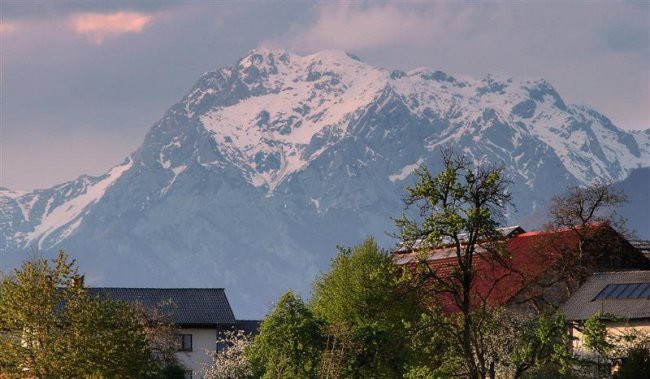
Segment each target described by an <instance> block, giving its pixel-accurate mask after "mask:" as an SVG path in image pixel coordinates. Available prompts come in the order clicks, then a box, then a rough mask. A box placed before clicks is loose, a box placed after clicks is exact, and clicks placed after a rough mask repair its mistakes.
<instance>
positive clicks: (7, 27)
mask: <svg viewBox="0 0 650 379" xmlns="http://www.w3.org/2000/svg"><path fill="white" fill-rule="evenodd" d="M15 30H16V25H15V24H14V23H10V22H6V21H2V22H0V35H7V34H10V33H13V32H14V31H15Z"/></svg>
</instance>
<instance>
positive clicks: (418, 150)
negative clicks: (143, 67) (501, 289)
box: [0, 50, 650, 315]
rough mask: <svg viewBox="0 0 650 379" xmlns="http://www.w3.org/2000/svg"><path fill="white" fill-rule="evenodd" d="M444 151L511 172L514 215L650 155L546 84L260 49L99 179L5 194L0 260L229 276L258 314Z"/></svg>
mask: <svg viewBox="0 0 650 379" xmlns="http://www.w3.org/2000/svg"><path fill="white" fill-rule="evenodd" d="M444 146H452V147H453V148H454V149H456V150H457V151H462V152H464V153H465V154H467V155H468V156H470V157H472V158H474V159H475V160H484V161H491V162H497V163H500V164H503V165H505V166H506V167H507V171H508V175H510V177H511V178H512V179H513V181H514V183H515V184H514V186H513V188H512V191H513V195H514V198H515V201H516V203H517V210H518V213H514V212H513V213H511V215H510V217H511V221H512V222H516V221H517V219H518V217H520V216H523V215H526V214H529V213H531V212H532V211H533V210H534V209H535V208H536V207H539V206H542V205H543V204H544V203H545V202H546V201H547V200H548V199H549V197H550V196H551V195H553V194H555V193H558V192H561V191H562V190H563V189H564V188H565V187H566V186H567V185H569V184H576V183H587V182H590V181H593V180H596V179H605V180H621V179H624V178H625V177H626V176H627V174H628V172H629V171H630V170H632V169H634V168H636V167H642V166H650V130H646V131H641V132H635V133H628V132H625V131H622V130H620V129H618V128H617V127H616V126H614V125H613V124H612V123H611V122H610V120H608V119H607V118H606V117H605V116H603V115H602V114H600V113H598V112H597V111H595V110H593V109H589V108H587V107H583V106H573V105H569V104H566V103H565V102H564V101H563V100H562V98H561V97H560V95H559V94H558V93H557V92H556V91H555V89H554V88H553V87H552V86H551V85H550V84H549V83H548V82H547V81H545V80H543V79H540V80H516V79H513V78H510V77H502V76H494V75H490V76H488V77H486V78H484V79H481V80H477V79H472V78H466V77H454V76H451V75H449V74H446V73H444V72H441V71H435V70H431V69H426V68H421V69H416V70H412V71H409V72H404V71H399V70H393V71H391V70H385V69H381V68H377V67H373V66H371V65H369V64H367V63H364V62H362V61H360V60H359V59H358V58H356V57H354V56H352V55H348V54H346V53H343V52H340V51H323V52H320V53H316V54H313V55H308V56H299V55H295V54H291V53H288V52H284V51H269V50H255V51H252V52H251V53H250V54H248V55H247V56H246V57H244V58H242V59H240V60H239V62H237V64H236V65H234V66H232V67H226V68H222V69H219V70H216V71H212V72H207V73H205V74H204V75H203V76H202V77H201V78H200V79H199V80H198V82H197V83H196V84H195V85H194V87H193V88H192V89H191V90H190V91H189V92H188V94H187V95H186V96H185V97H184V98H183V99H182V100H181V101H180V102H178V103H177V104H175V105H174V106H172V107H171V108H170V109H169V110H168V111H167V112H166V113H165V115H164V116H163V117H162V119H161V120H160V121H158V122H157V123H156V124H154V125H153V126H152V128H151V129H150V131H149V132H148V133H147V135H146V137H145V140H144V142H143V144H142V145H141V147H140V148H139V149H138V150H136V151H135V152H134V153H133V154H131V155H130V156H129V157H128V158H126V159H125V161H124V162H123V163H122V164H120V165H117V166H115V167H114V168H113V169H111V170H110V171H109V172H108V173H107V174H105V175H103V176H100V177H89V176H82V177H80V178H78V179H76V180H74V181H71V182H68V183H64V184H62V185H59V186H55V187H53V188H50V189H44V190H34V191H12V190H9V189H0V230H1V233H0V234H1V235H0V253H1V254H2V266H3V267H2V268H3V269H5V268H6V267H10V266H12V265H15V264H17V262H19V261H20V260H22V259H23V258H24V257H25V253H26V251H28V250H29V248H30V247H37V248H39V249H40V250H42V251H44V252H45V253H46V254H47V253H49V252H52V251H55V250H58V249H65V250H66V251H68V252H69V253H70V254H71V255H73V256H74V257H76V258H77V259H78V262H79V264H80V265H81V268H82V269H83V270H84V271H86V272H88V273H89V275H88V280H89V282H90V283H97V284H99V283H101V284H102V285H117V284H119V285H140V286H142V285H154V286H183V285H185V286H196V285H199V286H220V287H226V288H227V290H228V291H229V293H230V297H232V298H233V299H234V302H235V303H237V304H236V306H238V309H242V310H243V313H244V314H248V315H259V314H260V313H262V312H263V311H264V310H265V309H266V306H268V304H269V302H270V301H271V300H272V299H274V298H275V297H276V296H277V295H278V294H279V292H280V291H282V290H285V289H286V288H288V287H292V288H294V289H298V290H304V289H306V288H307V287H308V285H309V283H310V281H311V280H312V279H313V278H314V276H315V275H316V274H317V273H318V271H319V270H320V269H322V268H324V267H325V265H326V263H327V262H328V260H329V258H331V257H332V256H333V255H334V254H335V252H336V251H335V246H336V245H337V244H344V245H346V244H347V245H349V244H354V243H358V242H360V241H361V240H362V239H363V238H364V237H365V236H367V235H374V236H375V237H377V238H378V239H379V240H380V241H381V242H382V243H383V244H385V245H386V246H390V245H391V244H392V243H394V242H395V241H393V240H391V239H390V238H389V237H387V235H386V234H385V232H386V231H393V229H392V226H391V225H392V224H391V221H390V217H394V216H397V215H399V214H400V212H401V203H400V198H401V195H402V193H403V188H404V186H406V185H408V184H409V183H410V180H411V173H412V171H413V169H414V168H416V167H417V166H418V165H420V164H425V165H428V166H429V167H431V168H432V170H436V169H437V168H439V167H440V162H439V158H440V154H439V150H440V148H442V147H444Z"/></svg>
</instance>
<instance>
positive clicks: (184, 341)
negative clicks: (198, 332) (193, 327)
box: [178, 334, 192, 351]
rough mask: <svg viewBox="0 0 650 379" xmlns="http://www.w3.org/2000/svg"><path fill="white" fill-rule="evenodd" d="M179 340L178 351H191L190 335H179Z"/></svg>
mask: <svg viewBox="0 0 650 379" xmlns="http://www.w3.org/2000/svg"><path fill="white" fill-rule="evenodd" d="M178 337H179V339H180V343H179V346H180V347H179V349H178V351H192V335H191V334H179V335H178Z"/></svg>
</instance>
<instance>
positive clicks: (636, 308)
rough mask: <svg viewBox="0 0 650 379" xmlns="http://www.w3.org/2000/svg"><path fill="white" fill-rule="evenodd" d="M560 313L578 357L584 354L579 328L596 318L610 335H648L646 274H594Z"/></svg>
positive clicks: (648, 279)
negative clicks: (579, 354)
mask: <svg viewBox="0 0 650 379" xmlns="http://www.w3.org/2000/svg"><path fill="white" fill-rule="evenodd" d="M562 311H563V312H564V316H565V318H566V320H567V321H568V322H569V325H570V327H569V331H570V333H571V336H572V337H573V342H572V344H573V348H574V351H576V352H578V353H585V349H584V340H583V335H582V326H583V325H584V322H585V320H587V319H588V318H590V317H592V316H593V315H596V314H598V315H600V319H601V321H602V322H604V324H605V326H606V328H607V331H608V332H609V333H610V334H613V335H617V334H618V335H621V334H630V333H632V334H634V333H645V334H650V271H614V272H598V273H594V274H593V275H592V276H591V277H590V278H589V279H587V281H586V282H585V283H584V284H583V285H582V286H581V287H580V288H579V289H578V290H577V291H576V292H575V293H574V294H573V296H571V298H569V300H567V301H566V303H565V304H564V305H563V306H562Z"/></svg>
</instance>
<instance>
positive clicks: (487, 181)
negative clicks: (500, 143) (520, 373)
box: [395, 150, 511, 378]
mask: <svg viewBox="0 0 650 379" xmlns="http://www.w3.org/2000/svg"><path fill="white" fill-rule="evenodd" d="M442 158H443V164H444V168H443V170H442V172H440V173H439V174H437V175H436V176H433V175H431V173H430V172H429V171H428V170H427V169H426V168H425V167H422V168H420V169H418V170H416V172H415V175H416V178H417V180H416V183H415V185H414V186H413V187H409V188H407V195H406V196H405V198H404V202H405V205H406V208H407V210H408V209H410V208H411V207H415V208H417V212H416V214H417V216H416V217H409V216H408V215H406V214H404V215H403V216H402V217H401V218H399V219H397V220H395V221H396V224H397V226H398V228H399V229H400V237H401V239H402V241H404V243H405V244H406V245H407V246H410V247H413V246H414V245H415V244H416V242H418V243H420V244H421V247H422V248H423V249H426V248H428V247H432V246H441V245H448V246H450V248H451V249H452V251H453V253H454V256H455V258H456V261H455V265H454V267H453V269H452V270H451V273H449V272H448V270H440V268H433V267H431V266H430V265H429V264H428V262H427V260H426V251H425V255H423V256H421V257H420V258H421V259H420V272H422V275H423V277H424V278H423V279H422V280H420V283H422V284H423V285H424V286H426V287H428V288H431V289H432V290H433V291H434V292H435V293H436V294H437V295H442V296H445V297H446V298H448V299H450V301H452V302H453V304H454V306H455V307H456V308H457V309H458V310H459V311H460V315H461V317H460V318H459V319H457V320H455V322H447V323H444V324H442V325H440V327H443V328H446V329H447V332H448V334H449V335H450V336H451V337H452V338H453V339H454V340H455V341H456V342H458V343H459V345H460V346H461V350H462V353H463V358H464V360H465V365H466V368H467V370H468V371H467V373H466V374H467V376H468V377H470V378H478V377H486V376H488V375H489V374H490V372H491V371H493V369H494V368H493V367H490V362H489V361H488V357H487V356H486V354H487V352H486V351H485V349H484V346H485V345H484V344H483V342H482V340H483V339H484V334H483V333H482V332H481V325H482V324H483V323H484V322H485V321H486V320H483V316H484V315H485V312H484V310H485V307H486V305H487V303H486V299H481V298H479V297H477V296H475V294H474V293H473V291H472V287H473V284H474V282H475V279H476V275H477V273H476V270H475V267H474V264H473V262H474V258H475V255H476V251H477V248H479V247H481V248H483V249H485V251H486V252H485V253H482V255H483V256H484V257H485V258H488V259H491V260H492V261H494V262H498V263H505V260H504V259H502V257H503V256H504V255H505V251H504V250H503V248H502V246H501V244H500V243H499V242H500V240H501V239H502V236H501V235H500V233H499V231H498V230H497V228H498V226H499V225H500V221H501V220H503V219H504V214H505V211H506V207H507V205H508V204H510V201H511V196H510V193H509V192H508V186H509V184H510V182H509V181H508V180H506V179H505V178H504V177H503V168H502V167H498V166H494V165H489V164H480V163H479V164H477V165H474V164H472V163H471V162H469V160H468V159H467V158H465V157H464V156H460V155H455V154H453V153H452V152H451V150H446V151H443V154H442ZM439 271H440V272H439Z"/></svg>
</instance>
